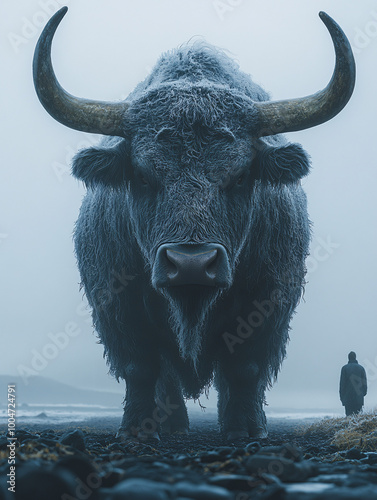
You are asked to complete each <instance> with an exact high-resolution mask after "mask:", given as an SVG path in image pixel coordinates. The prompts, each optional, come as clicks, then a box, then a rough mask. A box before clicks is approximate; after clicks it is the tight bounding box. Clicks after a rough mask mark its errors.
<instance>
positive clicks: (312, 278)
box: [0, 0, 377, 412]
mask: <svg viewBox="0 0 377 500" xmlns="http://www.w3.org/2000/svg"><path fill="white" fill-rule="evenodd" d="M63 5H68V6H69V11H68V13H67V15H66V17H65V18H64V20H63V21H62V23H61V25H60V26H59V28H58V31H57V34H56V36H55V39H54V43H53V62H54V67H55V71H56V74H57V76H58V79H59V81H60V83H61V84H62V85H63V87H64V88H66V89H67V90H68V91H69V92H70V93H72V94H74V95H77V96H79V97H86V98H91V99H101V100H119V99H124V98H125V97H126V96H127V95H128V93H129V92H131V91H132V90H133V89H134V87H135V86H136V85H137V83H138V82H140V81H141V80H142V79H144V78H145V77H146V76H147V74H148V72H149V71H150V69H151V68H152V67H153V65H154V64H155V63H156V61H157V60H158V58H159V56H160V55H161V53H162V52H165V51H167V50H169V49H172V48H174V47H176V46H178V45H180V44H182V43H184V42H186V41H188V40H190V39H192V37H197V36H199V37H203V38H204V39H205V40H207V41H208V42H210V43H212V44H214V45H216V46H218V47H221V48H224V49H227V50H228V51H229V54H230V55H231V56H232V57H233V58H235V59H236V60H237V61H238V62H239V64H240V67H241V69H242V70H243V71H244V72H246V73H249V74H251V76H252V77H253V79H254V80H255V81H256V82H257V83H259V84H261V85H262V86H263V87H264V88H265V89H266V90H267V91H269V92H270V93H271V96H272V98H273V99H285V98H291V97H300V96H305V95H308V94H311V93H314V92H316V91H318V90H320V89H322V88H323V87H324V86H326V85H327V83H328V81H329V80H330V77H331V74H332V71H333V67H334V50H333V45H332V42H331V38H330V35H329V34H328V32H327V29H326V28H325V26H324V24H323V23H322V22H321V21H320V19H319V17H318V12H319V11H320V10H324V11H326V12H327V13H328V14H329V15H331V16H332V17H333V18H334V19H335V20H336V21H337V22H338V23H339V24H340V26H341V27H342V28H343V30H344V31H345V33H346V34H347V36H348V38H349V40H350V42H351V45H352V47H353V49H354V53H355V58H356V64H357V83H356V89H355V92H354V95H353V97H352V99H351V101H350V103H349V104H348V105H347V106H346V108H345V109H344V110H343V111H342V112H341V113H340V114H339V115H338V116H337V117H336V118H334V119H333V120H331V121H330V122H328V123H326V124H324V125H321V126H318V127H315V128H313V129H309V130H306V131H302V132H297V133H291V134H287V136H288V138H289V140H291V141H293V142H299V143H301V144H302V145H303V146H304V148H305V149H306V150H307V151H308V152H309V154H310V155H311V157H312V162H313V167H312V172H311V174H310V175H309V177H307V178H306V179H304V181H303V185H304V189H305V191H306V193H307V195H308V201H309V213H310V217H311V220H312V221H313V223H314V225H313V241H312V255H311V257H310V258H309V260H308V270H309V272H308V276H307V281H308V284H307V287H306V292H305V297H304V298H305V301H302V302H301V304H300V305H299V307H298V309H297V314H296V315H295V317H294V319H293V322H292V324H291V326H292V331H291V341H290V343H289V345H288V355H287V359H286V360H285V362H284V363H283V366H282V370H281V373H280V376H279V379H278V383H277V384H275V386H274V388H273V389H272V390H271V391H270V392H268V393H267V401H268V403H269V409H270V410H272V411H273V410H274V409H277V408H282V407H285V408H308V407H309V408H314V407H317V408H331V409H336V410H338V411H340V412H341V411H342V406H341V403H340V401H339V395H338V384H339V376H340V369H341V366H342V365H343V364H345V363H346V362H347V354H348V352H349V351H350V350H354V351H356V353H357V355H358V360H359V362H360V363H361V364H363V365H364V367H365V368H366V371H367V375H368V381H369V391H368V395H367V397H366V401H365V402H366V407H368V408H372V407H374V406H377V335H376V324H375V313H376V283H377V266H376V244H377V230H376V219H377V218H376V215H377V203H376V198H377V194H376V187H377V165H376V117H377V105H376V83H377V82H376V80H377V72H376V68H377V64H376V63H377V6H376V3H375V2H374V1H373V0H370V1H369V0H359V1H358V2H352V3H351V2H344V0H343V1H342V0H322V1H317V0H316V1H312V2H302V0H286V1H285V2H279V1H277V0H275V1H272V0H265V1H264V2H253V1H250V0H180V1H176V0H159V1H158V2H155V1H152V0H138V1H137V2H136V1H135V0H134V1H126V0H125V1H120V0H108V1H107V2H104V1H99V0H76V1H75V2H73V1H66V2H60V1H57V0H40V1H38V0H18V1H17V2H13V1H11V0H3V1H2V2H1V7H0V13H1V15H0V29H1V44H0V51H1V61H2V77H1V83H0V86H1V92H0V99H1V111H2V119H1V123H2V134H1V137H2V147H1V150H0V155H1V167H0V299H1V300H0V332H1V334H0V335H1V348H0V375H6V376H7V378H9V382H11V381H12V378H13V379H16V377H19V376H22V377H23V380H24V381H26V382H27V376H28V375H30V374H31V373H34V374H37V375H39V376H43V377H48V378H51V379H54V380H56V381H60V382H65V383H67V384H70V385H73V386H75V387H76V388H86V389H92V390H93V389H96V390H106V391H112V392H116V391H118V392H122V393H123V392H124V383H120V384H118V383H117V382H116V381H115V379H113V378H111V377H110V376H109V375H108V374H107V366H106V364H105V361H104V360H103V359H102V352H103V348H102V346H101V345H99V344H97V343H96V336H95V334H94V332H93V329H92V326H91V320H90V311H89V310H88V308H87V306H86V300H85V297H84V296H83V292H82V291H81V292H80V291H79V281H80V278H79V273H78V271H77V269H76V263H75V257H74V254H73V242H72V231H73V226H74V223H75V220H76V218H77V216H78V211H79V207H80V204H81V200H82V198H83V196H84V193H85V189H84V187H83V185H82V184H80V183H79V182H78V181H76V180H75V179H73V178H72V177H71V176H70V173H69V171H70V160H71V158H72V156H73V155H74V153H75V152H76V151H77V150H78V149H80V148H82V147H86V146H89V145H91V144H94V143H96V142H97V141H98V139H99V138H98V137H97V136H94V135H89V134H84V133H80V132H76V131H73V130H70V129H68V128H65V127H64V126H62V125H60V124H59V123H57V122H55V121H54V120H53V119H52V118H51V117H50V116H49V115H48V114H47V113H46V111H45V110H44V109H43V108H42V106H41V104H40V103H39V101H38V99H37V96H36V94H35V91H34V86H33V83H32V73H31V64H32V57H33V51H34V48H35V44H36V42H37V39H38V36H39V34H40V33H41V31H42V28H43V26H44V25H45V23H46V21H47V20H48V19H49V17H50V16H51V15H52V14H53V13H54V12H55V11H56V10H58V8H60V7H61V6H63ZM61 332H65V333H64V334H61ZM53 338H54V339H55V341H56V342H55V344H54V342H53V341H52V339H53ZM59 339H60V340H59ZM64 339H65V340H64ZM67 339H68V340H67ZM59 342H60V347H56V343H59ZM51 344H53V347H51ZM54 345H55V348H54ZM4 380H5V379H4ZM17 380H19V384H22V383H24V382H23V381H22V378H21V379H17ZM121 397H122V396H119V403H120V402H121ZM5 400H6V393H5V392H4V393H3V392H2V395H0V403H5ZM201 402H202V403H203V404H205V405H207V406H214V405H215V394H214V393H213V392H212V394H211V398H210V401H206V400H205V397H203V398H202V400H201Z"/></svg>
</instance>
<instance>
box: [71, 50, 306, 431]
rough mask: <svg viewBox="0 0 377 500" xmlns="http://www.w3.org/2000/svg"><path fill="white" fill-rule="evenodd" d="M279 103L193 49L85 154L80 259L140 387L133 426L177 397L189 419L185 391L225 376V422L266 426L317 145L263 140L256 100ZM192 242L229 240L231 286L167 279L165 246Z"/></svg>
mask: <svg viewBox="0 0 377 500" xmlns="http://www.w3.org/2000/svg"><path fill="white" fill-rule="evenodd" d="M268 98H269V97H268V94H266V92H264V91H263V90H262V89H261V88H260V87H259V86H258V85H256V84H255V83H253V81H252V80H251V78H250V77H249V76H248V75H245V74H244V73H242V72H241V71H240V70H239V68H238V66H237V65H236V63H235V62H234V61H232V60H231V59H230V58H229V57H227V56H226V55H225V54H224V53H223V52H221V51H219V50H218V49H215V48H214V47H211V46H209V45H206V44H204V43H202V42H201V43H195V44H192V45H185V46H182V47H180V48H178V49H177V50H174V51H172V52H169V53H167V54H165V55H163V56H162V57H161V59H160V60H159V62H158V63H157V65H156V67H155V68H154V69H153V71H152V73H151V74H150V76H149V77H148V78H147V79H146V80H145V81H144V82H142V83H140V84H139V85H138V86H137V88H136V89H135V90H134V92H133V93H132V94H131V95H130V96H129V97H128V99H127V100H128V102H129V104H130V108H129V110H128V111H127V114H126V116H125V122H124V129H125V136H126V137H127V139H120V138H106V139H104V140H103V141H102V143H101V144H100V145H99V146H98V147H93V148H89V149H86V150H83V151H80V152H79V153H78V154H77V156H76V158H75V160H74V163H73V174H74V175H75V176H76V177H77V178H79V179H81V180H83V181H84V182H85V184H86V185H87V187H88V193H87V195H86V197H85V199H84V201H83V204H82V208H81V212H80V216H79V219H78V221H77V224H76V230H75V245H76V254H77V260H78V265H79V269H80V273H81V277H82V282H83V286H84V288H85V292H86V295H87V297H88V300H89V303H90V305H91V307H92V309H93V321H94V325H95V328H96V330H97V332H98V335H99V338H100V341H101V342H102V343H103V345H104V348H105V355H106V358H107V361H108V363H109V366H110V371H111V373H113V374H114V375H115V376H116V377H118V378H119V377H120V378H124V379H125V380H126V383H127V395H126V406H125V416H124V419H123V423H122V428H123V429H125V430H126V431H127V432H131V433H135V432H136V431H135V429H136V430H137V429H139V430H140V425H142V421H143V419H144V421H145V419H146V418H150V415H151V414H152V412H153V408H154V405H155V398H156V396H157V395H159V396H158V397H161V395H164V397H170V396H169V395H174V398H175V399H176V401H177V405H178V407H179V410H178V411H177V412H176V413H175V414H173V416H172V417H170V416H169V418H170V420H169V428H170V429H175V430H177V429H184V428H187V425H188V423H187V413H186V411H185V409H184V403H183V399H182V393H183V394H184V395H186V396H190V397H198V395H200V393H201V391H202V390H203V388H204V387H205V386H206V385H207V384H209V383H210V382H211V380H212V379H213V376H214V375H215V377H216V385H217V388H218V390H219V419H220V422H221V424H222V428H223V429H224V430H227V431H232V430H241V431H245V432H248V433H249V434H250V435H258V432H259V431H261V430H263V428H264V426H265V417H264V413H263V408H262V405H263V401H264V397H265V390H266V387H267V386H268V384H270V383H271V382H272V381H273V379H274V378H275V377H276V376H277V373H278V370H279V367H280V364H281V362H282V359H283V358H284V356H285V346H286V343H287V340H288V330H289V322H290V319H291V317H292V314H293V312H294V310H295V307H296V305H297V303H298V301H299V299H300V296H301V292H302V289H303V286H304V276H305V264H304V263H305V257H306V256H307V252H308V245H309V239H310V228H309V220H308V215H307V211H306V198H305V194H304V193H303V190H302V188H301V186H300V182H299V180H300V179H301V178H302V177H303V176H305V175H306V174H307V173H308V171H309V158H308V156H307V154H306V153H305V151H304V150H303V149H302V148H301V146H300V145H297V144H288V143H287V142H286V140H285V139H284V138H283V137H282V136H274V137H268V138H264V139H257V138H255V137H253V131H254V130H255V127H256V112H255V108H254V107H253V103H254V101H262V100H267V99H268ZM189 242H191V243H195V242H197V243H206V242H207V243H208V242H212V243H218V244H222V245H223V246H224V247H225V248H226V250H227V253H228V258H229V261H230V266H231V280H230V282H229V284H228V287H227V288H226V289H225V290H222V291H220V290H216V289H214V290H212V289H211V288H210V287H209V288H208V289H207V290H203V289H201V288H200V287H197V288H195V287H194V288H192V287H191V288H187V289H174V288H165V289H161V290H156V289H154V288H153V286H152V283H151V275H152V272H153V266H154V263H155V258H156V252H157V250H158V248H159V246H160V245H162V244H165V243H189ZM265 301H268V302H269V303H270V304H271V306H270V307H272V312H271V314H269V315H267V316H265V317H264V318H263V321H262V322H261V324H260V325H258V327H255V328H254V329H253V332H252V334H250V335H249V336H245V337H244V338H242V337H240V335H239V334H238V333H237V331H238V329H239V328H240V326H239V325H240V319H239V318H241V319H242V320H243V321H244V322H246V323H247V321H248V318H249V317H253V314H254V315H256V314H257V313H256V312H255V306H254V304H255V303H265ZM253 311H254V312H253ZM249 330H250V327H249ZM226 339H228V340H226ZM229 339H231V341H229ZM167 381H169V382H167ZM174 415H176V418H174Z"/></svg>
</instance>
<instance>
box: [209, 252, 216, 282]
mask: <svg viewBox="0 0 377 500" xmlns="http://www.w3.org/2000/svg"><path fill="white" fill-rule="evenodd" d="M211 253H213V255H212V256H211V258H210V259H208V263H207V268H206V275H207V276H208V277H209V278H210V279H215V278H216V270H217V250H213V252H211Z"/></svg>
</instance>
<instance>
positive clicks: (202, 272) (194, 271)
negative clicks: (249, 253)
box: [152, 243, 230, 287]
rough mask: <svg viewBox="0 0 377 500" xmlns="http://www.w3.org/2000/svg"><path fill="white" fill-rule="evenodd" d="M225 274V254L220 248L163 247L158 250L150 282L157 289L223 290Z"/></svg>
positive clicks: (226, 269) (195, 245)
mask: <svg viewBox="0 0 377 500" xmlns="http://www.w3.org/2000/svg"><path fill="white" fill-rule="evenodd" d="M229 274H230V269H229V264H228V259H227V256H226V251H225V249H224V248H223V247H222V246H221V245H216V244H213V243H206V244H171V245H169V244H166V245H161V247H160V248H159V249H158V252H157V256H156V264H155V266H154V270H153V278H152V279H153V280H154V282H155V283H158V284H159V286H160V287H163V286H182V285H204V286H223V285H224V284H225V283H227V280H228V279H229Z"/></svg>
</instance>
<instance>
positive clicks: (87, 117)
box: [33, 7, 127, 137]
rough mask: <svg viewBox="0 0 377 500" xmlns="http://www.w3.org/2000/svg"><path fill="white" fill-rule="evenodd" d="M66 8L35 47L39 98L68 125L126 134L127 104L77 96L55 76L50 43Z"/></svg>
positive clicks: (105, 132) (76, 127)
mask: <svg viewBox="0 0 377 500" xmlns="http://www.w3.org/2000/svg"><path fill="white" fill-rule="evenodd" d="M67 10H68V7H63V8H61V9H60V10H59V11H58V12H56V14H54V15H53V16H52V18H51V19H50V20H49V22H48V23H47V24H46V26H45V28H44V30H43V32H42V34H41V36H40V37H39V40H38V43H37V46H36V48H35V52H34V60H33V78H34V86H35V90H36V91H37V94H38V98H39V100H40V101H41V103H42V105H43V107H44V108H45V110H46V111H47V112H48V113H50V115H51V116H52V117H53V118H55V120H57V121H58V122H60V123H62V124H63V125H66V126H67V127H70V128H73V129H76V130H81V131H83V132H91V133H93V134H104V135H114V136H120V137H123V136H124V130H123V126H122V124H123V120H124V114H125V112H126V110H127V105H126V104H124V103H118V102H104V101H92V100H88V99H80V98H78V97H74V96H73V95H71V94H69V93H68V92H66V91H65V90H64V89H63V88H62V87H61V85H60V84H59V82H58V81H57V79H56V76H55V73H54V70H53V68H52V63H51V44H52V39H53V37H54V34H55V31H56V28H57V27H58V26H59V24H60V22H61V20H62V19H63V17H64V16H65V14H66V13H67Z"/></svg>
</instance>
